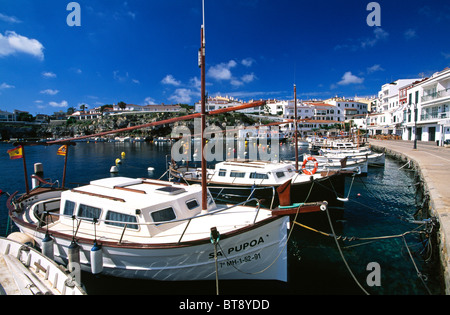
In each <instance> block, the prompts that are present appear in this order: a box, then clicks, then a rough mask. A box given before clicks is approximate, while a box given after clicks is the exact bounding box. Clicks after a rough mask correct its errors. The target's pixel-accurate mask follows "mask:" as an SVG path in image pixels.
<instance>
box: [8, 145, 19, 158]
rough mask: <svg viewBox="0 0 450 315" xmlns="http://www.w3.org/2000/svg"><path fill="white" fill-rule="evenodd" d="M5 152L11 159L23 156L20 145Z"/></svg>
mask: <svg viewBox="0 0 450 315" xmlns="http://www.w3.org/2000/svg"><path fill="white" fill-rule="evenodd" d="M7 152H8V154H9V158H10V159H11V160H15V159H21V158H23V150H22V146H21V145H19V146H18V147H17V148H14V149H10V150H8V151H7Z"/></svg>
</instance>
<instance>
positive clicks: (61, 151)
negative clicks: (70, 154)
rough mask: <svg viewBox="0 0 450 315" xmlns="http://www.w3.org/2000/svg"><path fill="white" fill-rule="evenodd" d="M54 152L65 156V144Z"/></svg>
mask: <svg viewBox="0 0 450 315" xmlns="http://www.w3.org/2000/svg"><path fill="white" fill-rule="evenodd" d="M56 154H58V155H63V156H66V154H67V144H65V145H63V146H61V147H60V148H59V149H58V152H56Z"/></svg>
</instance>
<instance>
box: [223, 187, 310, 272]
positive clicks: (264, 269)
mask: <svg viewBox="0 0 450 315" xmlns="http://www.w3.org/2000/svg"><path fill="white" fill-rule="evenodd" d="M314 183H315V181H313V182H312V184H311V187H310V189H309V192H308V195H307V196H306V198H305V202H304V203H306V201H307V200H308V199H309V196H310V195H311V192H312V189H313V187H314ZM299 213H300V206H299V207H298V208H297V212H296V213H295V216H294V220H293V222H294V223H295V222H296V220H297V217H298V215H299ZM293 231H294V225H293V226H292V228H291V230H290V231H289V234H288V237H287V238H286V242H285V243H284V245H283V248H282V249H281V250H280V252H279V253H278V255H277V257H275V259H274V260H273V261H272V262H271V263H270V264H269V265H268V266H267V267H265V268H263V269H262V270H259V271H255V272H246V271H243V270H240V269H239V268H237V267H236V266H235V265H234V264H230V265H231V266H232V267H233V268H234V269H236V270H237V271H238V272H241V273H243V274H247V275H256V274H260V273H263V272H265V271H266V270H267V269H269V268H270V267H271V266H272V265H273V264H274V263H275V262H276V261H277V260H278V259H279V258H280V256H281V254H282V253H283V251H284V250H285V249H286V247H287V244H288V242H289V239H290V238H291V236H292V232H293ZM217 246H219V248H220V251H221V253H222V254H223V255H224V256H225V260H226V261H227V262H229V261H230V259H229V258H228V256H227V255H226V253H225V251H224V250H223V249H222V247H221V246H220V242H219V241H217Z"/></svg>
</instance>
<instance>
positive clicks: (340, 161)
mask: <svg viewBox="0 0 450 315" xmlns="http://www.w3.org/2000/svg"><path fill="white" fill-rule="evenodd" d="M309 157H313V158H315V159H316V160H317V162H318V163H319V171H326V170H334V171H336V170H341V171H351V173H354V174H362V175H367V172H368V165H369V163H368V159H367V158H366V157H348V156H345V157H343V158H341V157H336V156H333V155H329V156H323V155H310V154H303V158H304V159H306V158H309Z"/></svg>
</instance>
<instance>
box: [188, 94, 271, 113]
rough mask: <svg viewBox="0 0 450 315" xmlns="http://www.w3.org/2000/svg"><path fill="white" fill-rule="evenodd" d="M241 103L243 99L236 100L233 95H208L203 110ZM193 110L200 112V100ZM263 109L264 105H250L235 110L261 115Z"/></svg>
mask: <svg viewBox="0 0 450 315" xmlns="http://www.w3.org/2000/svg"><path fill="white" fill-rule="evenodd" d="M250 102H252V101H250ZM242 104H244V102H243V101H240V100H236V99H234V98H233V97H228V96H225V97H223V96H215V97H208V99H207V100H206V104H205V110H206V112H209V111H212V110H217V109H221V108H228V107H233V106H239V105H242ZM194 111H195V112H196V113H200V112H201V102H200V101H199V102H197V103H195V107H194ZM264 111H265V109H264V106H259V107H252V108H246V109H242V110H238V111H237V112H239V113H244V114H257V115H262V114H264Z"/></svg>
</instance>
